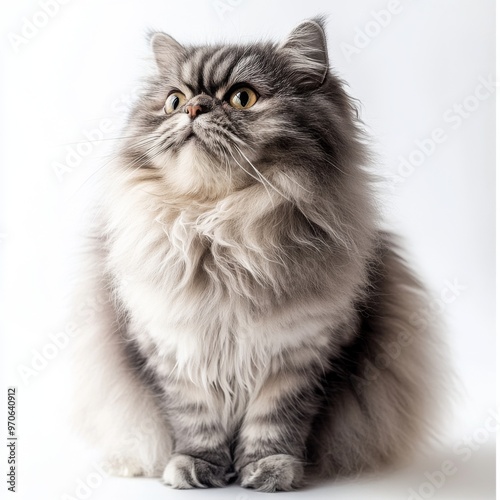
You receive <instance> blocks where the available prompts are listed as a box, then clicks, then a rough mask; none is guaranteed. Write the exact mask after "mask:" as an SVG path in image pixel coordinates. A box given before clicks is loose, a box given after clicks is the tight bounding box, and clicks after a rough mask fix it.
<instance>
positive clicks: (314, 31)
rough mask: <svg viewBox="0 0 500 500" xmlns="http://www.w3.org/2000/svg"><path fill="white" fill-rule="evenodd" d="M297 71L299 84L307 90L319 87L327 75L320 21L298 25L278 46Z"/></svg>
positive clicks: (324, 39)
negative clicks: (289, 58) (288, 57)
mask: <svg viewBox="0 0 500 500" xmlns="http://www.w3.org/2000/svg"><path fill="white" fill-rule="evenodd" d="M280 50H282V51H285V52H286V53H287V54H288V55H289V56H290V57H291V63H292V65H294V66H295V67H296V69H297V72H296V74H297V76H298V78H299V83H300V84H302V85H303V86H305V87H307V88H316V87H319V86H320V85H321V84H322V83H323V82H324V81H325V78H326V75H327V73H328V48H327V45H326V35H325V30H324V28H323V21H322V19H311V20H308V21H304V22H303V23H301V24H299V25H298V26H297V27H296V28H295V29H294V30H293V31H292V32H291V33H290V34H289V35H288V37H287V39H286V40H285V41H284V42H283V43H282V44H281V45H280Z"/></svg>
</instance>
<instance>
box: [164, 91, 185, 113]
mask: <svg viewBox="0 0 500 500" xmlns="http://www.w3.org/2000/svg"><path fill="white" fill-rule="evenodd" d="M185 102H186V96H185V95H184V94H183V93H182V92H172V93H171V94H170V95H169V96H168V97H167V102H166V103H165V106H164V108H163V109H164V110H165V113H167V114H170V113H173V112H174V111H176V110H177V109H179V108H180V107H181V106H182V105H183V104H184V103H185Z"/></svg>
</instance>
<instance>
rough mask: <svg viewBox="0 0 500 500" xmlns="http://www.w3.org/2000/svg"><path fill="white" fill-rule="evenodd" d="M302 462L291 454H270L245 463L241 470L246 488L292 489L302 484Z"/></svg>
mask: <svg viewBox="0 0 500 500" xmlns="http://www.w3.org/2000/svg"><path fill="white" fill-rule="evenodd" d="M303 477H304V466H303V465H302V462H301V461H300V460H299V459H298V458H295V457H292V456H291V455H270V456H268V457H264V458H261V459H260V460H257V461H256V462H250V463H249V464H247V465H245V467H243V469H242V470H241V472H240V483H241V486H243V487H244V488H254V489H256V490H258V491H267V492H273V491H290V490H293V489H295V488H297V487H299V486H300V485H301V482H302V478H303Z"/></svg>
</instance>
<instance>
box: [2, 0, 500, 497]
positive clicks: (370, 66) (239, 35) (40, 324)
mask: <svg viewBox="0 0 500 500" xmlns="http://www.w3.org/2000/svg"><path fill="white" fill-rule="evenodd" d="M42 3H43V1H42V2H36V1H24V2H22V3H21V2H19V5H15V6H13V4H14V3H13V2H11V3H10V4H12V5H9V7H8V8H7V7H6V6H5V5H4V6H3V8H2V21H1V27H2V33H1V38H0V45H1V48H2V52H3V65H2V72H1V75H2V89H1V90H2V92H1V99H2V101H1V108H0V109H1V122H2V123H1V141H2V142H1V145H0V154H1V155H2V163H1V166H2V169H1V175H2V179H1V184H0V185H1V198H0V200H1V204H2V206H1V208H2V212H1V213H2V215H1V219H0V250H1V253H2V263H3V265H2V274H1V287H2V288H1V294H2V302H1V303H2V311H1V315H0V322H1V323H0V326H1V328H2V333H4V335H3V336H2V346H1V351H2V352H3V355H4V362H3V366H4V373H3V376H4V384H5V385H10V386H17V387H18V412H19V417H18V425H19V429H18V435H19V441H18V456H19V464H20V465H19V472H18V491H19V493H18V494H20V497H21V498H25V499H30V500H31V499H33V500H35V499H36V500H38V499H52V498H54V499H60V498H66V499H68V498H83V497H84V496H85V495H87V496H88V497H89V498H93V499H94V498H95V499H108V498H123V499H127V498H145V497H147V498H149V499H154V498H184V499H192V498H197V499H199V498H202V497H203V498H209V497H210V498H216V497H217V498H231V499H235V500H246V499H247V498H254V497H255V498H257V497H259V498H261V497H262V494H258V493H255V492H252V491H247V490H243V489H240V488H238V487H236V486H232V487H230V488H226V489H224V490H210V491H190V492H175V491H172V490H169V489H167V488H165V487H163V486H161V485H160V484H159V483H158V482H157V481H155V480H144V479H127V480H125V479H117V478H102V477H100V476H98V475H97V474H98V473H96V471H95V470H94V465H92V463H91V462H90V461H89V457H88V454H87V453H86V452H85V449H84V447H83V445H82V444H81V443H80V442H79V441H78V440H76V439H75V438H74V436H72V435H71V434H70V433H69V431H68V429H67V425H66V423H65V412H66V410H67V405H65V402H66V401H67V392H66V391H65V388H66V387H67V380H68V377H69V370H68V366H67V365H68V355H67V352H68V345H62V346H61V347H60V348H56V350H54V348H53V347H52V348H51V347H50V346H49V344H53V340H52V339H51V337H50V335H54V334H55V333H58V332H59V333H60V332H63V331H64V330H65V329H66V328H67V321H68V320H67V319H65V316H64V311H65V306H66V302H65V298H66V296H67V292H68V290H69V289H70V288H71V283H70V282H71V279H72V273H71V264H70V260H71V259H70V256H71V255H72V248H73V247H74V246H75V242H76V241H77V236H78V230H79V224H80V220H81V219H82V213H83V212H85V209H86V207H87V206H88V203H89V202H88V200H89V199H90V198H91V196H92V192H93V190H92V186H93V179H94V178H95V176H94V177H93V176H92V174H93V172H95V171H96V170H97V169H99V168H100V167H103V168H105V163H106V161H107V158H108V157H109V155H110V151H111V150H112V147H113V140H112V139H114V138H116V137H119V136H120V128H119V127H120V124H121V123H122V120H123V118H124V113H125V112H126V108H127V102H130V99H132V98H133V95H134V89H135V88H136V86H137V82H138V80H139V79H140V77H141V75H143V74H144V69H145V65H146V62H147V58H148V55H149V53H148V47H147V44H146V42H145V33H146V30H147V29H148V28H154V29H158V30H163V31H166V32H168V33H170V34H172V35H173V36H175V37H176V38H177V39H178V40H179V41H181V42H206V41H209V42H210V41H219V40H227V41H249V40H254V39H257V38H259V37H265V38H269V37H271V38H273V39H276V40H278V39H280V38H281V37H284V36H285V35H286V33H287V32H288V31H290V30H291V29H292V28H293V27H294V26H295V25H296V24H297V23H298V22H300V21H301V20H303V19H306V18H309V17H312V16H314V15H316V14H318V13H324V14H327V15H328V28H327V30H328V38H329V51H330V60H331V65H332V67H333V68H334V69H335V71H336V72H337V73H338V74H339V75H340V76H341V77H342V78H343V79H345V80H346V81H347V82H349V85H350V93H351V94H352V95H353V96H354V97H356V98H358V99H359V100H360V101H361V103H362V117H363V119H364V121H365V122H366V125H367V129H368V131H369V133H370V135H371V137H372V138H373V149H374V151H375V152H376V153H377V157H378V160H377V165H376V166H375V168H376V170H377V172H379V173H380V174H381V175H383V176H385V177H386V178H388V179H389V182H387V183H385V184H382V185H381V187H380V191H381V199H382V200H383V202H384V207H385V208H384V211H385V213H386V219H387V221H388V225H389V226H390V227H392V228H394V229H395V230H396V231H398V232H399V233H400V234H402V235H403V236H404V238H405V241H406V246H407V248H408V249H409V251H410V255H411V260H412V262H414V263H415V265H416V267H417V269H418V270H419V272H420V274H421V275H422V277H423V279H424V280H425V282H426V283H427V284H428V286H429V288H430V289H431V291H432V292H433V296H434V297H435V300H433V302H432V304H430V306H431V307H436V308H439V309H440V310H442V315H443V317H444V318H445V321H446V324H447V335H448V339H449V344H450V349H451V353H452V359H453V364H454V367H455V370H456V373H457V378H458V380H459V382H458V384H457V385H458V388H459V389H458V392H459V396H458V397H456V398H455V400H456V403H455V406H454V407H453V409H452V412H451V416H450V417H449V419H448V420H447V422H446V428H445V429H444V431H445V435H446V438H445V439H444V444H443V446H442V447H441V449H439V450H437V451H436V452H435V453H434V454H432V455H431V456H430V457H429V458H428V459H426V460H423V461H422V462H421V463H415V464H414V465H413V466H410V467H409V468H406V469H404V470H402V471H399V472H396V473H393V474H387V475H384V476H382V477H379V478H376V479H373V478H363V479H360V480H358V481H354V482H340V483H336V484H334V483H330V484H325V485H322V486H321V487H318V488H315V489H312V490H308V491H304V492H298V493H291V494H283V495H282V496H280V498H281V497H288V496H291V495H294V496H295V498H355V499H364V498H370V499H373V498H381V499H393V498H394V499H406V498H411V497H410V489H414V490H415V491H416V492H419V491H420V493H419V494H420V495H422V496H421V497H420V498H424V497H426V498H431V497H432V498H439V499H453V500H460V499H469V498H470V499H487V498H494V480H495V476H494V454H495V450H494V435H493V433H491V432H489V431H487V430H485V427H484V426H485V423H486V422H487V419H488V415H489V414H490V413H489V412H491V411H493V410H494V408H495V395H494V384H495V377H494V375H495V371H494V366H495V365H494V362H495V353H494V348H495V342H494V336H495V328H494V314H495V311H494V304H495V301H494V298H495V287H494V271H495V260H494V259H495V255H494V250H495V249H494V237H495V233H494V206H495V205H494V204H495V200H494V193H495V191H494V190H495V185H494V183H495V170H494V169H495V166H494V161H495V142H494V138H495V115H494V112H495V90H494V89H490V90H489V93H488V91H486V93H485V91H484V90H483V92H482V93H481V97H482V99H483V100H481V101H478V100H475V98H474V97H472V96H474V92H475V90H476V88H477V86H478V85H480V81H481V79H482V78H483V79H485V80H494V79H495V61H494V33H495V31H494V30H495V24H494V23H495V12H494V2H492V1H490V0H401V2H397V1H396V5H399V8H397V9H396V10H397V11H398V13H396V14H393V15H392V16H391V19H390V21H389V22H387V23H384V24H386V26H381V22H380V21H376V20H375V16H374V12H375V13H376V12H379V11H381V10H383V9H387V8H388V7H389V6H393V5H394V2H389V1H388V0H370V1H369V0H358V1H356V2H353V1H349V0H336V1H332V0H308V1H307V2H303V1H296V2H292V1H287V2H285V1H273V2H270V1H264V0H221V1H219V2H216V1H211V0H189V1H187V0H186V1H183V2H171V1H170V2H167V1H159V0H141V1H140V2H139V1H127V2H124V1H116V0H115V1H111V0H108V1H101V2H98V1H97V0H86V1H85V2H84V1H82V0H71V1H67V2H66V4H65V5H60V6H59V7H58V9H56V8H55V7H52V17H50V18H48V17H45V18H44V15H43V14H40V13H43V9H42V7H41V4H42ZM49 3H50V2H49ZM55 10H57V12H55ZM393 11H394V9H393ZM26 19H27V20H28V21H31V22H34V23H35V26H34V27H31V28H30V27H27V26H28V25H27V21H26ZM379 19H380V17H379ZM377 23H378V24H377ZM36 24H38V25H39V26H40V27H37V26H36ZM41 24H45V25H44V26H41ZM362 31H364V32H366V31H368V33H369V37H368V39H366V37H365V40H364V44H365V45H366V46H364V47H361V45H362V42H363V40H362V35H360V32H362ZM25 35H27V36H25ZM20 37H23V38H20ZM346 44H350V45H351V46H354V47H355V48H356V53H352V54H351V55H350V56H349V55H348V54H347V50H348V49H347V45H346ZM351 48H352V47H351ZM462 103H464V105H465V106H466V110H467V109H468V111H466V112H465V113H466V114H467V115H468V116H467V117H466V118H465V117H464V118H462V119H461V120H460V121H459V120H458V119H457V118H455V117H456V116H457V113H458V111H457V109H458V108H454V106H456V105H461V104H462ZM102 119H108V120H109V122H108V127H109V126H110V127H111V128H112V130H107V131H106V132H105V133H103V135H102V138H103V140H101V141H99V142H93V143H89V142H88V139H87V138H86V133H88V132H90V131H92V130H94V131H95V129H96V128H98V127H99V126H100V125H102V122H101V120H102ZM436 128H441V129H442V130H443V132H442V134H444V136H445V137H446V139H445V140H444V141H443V142H442V143H440V144H437V145H435V146H434V147H433V148H430V149H433V151H432V152H431V153H430V154H429V155H428V156H425V158H424V160H423V161H421V162H420V163H421V164H419V165H418V166H416V167H415V168H414V171H413V172H410V173H408V171H407V172H406V174H405V175H406V177H400V182H398V183H396V184H394V182H393V181H394V176H395V175H398V167H399V165H400V162H401V159H400V157H401V156H403V157H404V158H406V159H408V158H409V157H410V155H412V154H413V158H414V159H416V161H418V156H419V154H418V153H414V151H415V150H417V149H418V147H417V145H416V141H422V140H424V139H425V138H428V137H430V136H431V135H432V132H433V131H434V130H435V129H436ZM94 133H95V132H94ZM95 137H97V136H95ZM78 146H79V147H80V151H81V152H84V153H85V154H86V155H85V156H84V157H82V159H81V161H80V162H76V163H75V164H74V165H72V166H71V169H70V170H69V171H64V172H62V173H61V170H60V165H64V164H65V163H66V159H67V158H66V157H67V154H68V151H69V149H71V148H73V149H74V148H77V147H78ZM430 149H429V151H430ZM87 153H88V154H87ZM420 156H422V155H420ZM420 160H422V158H420ZM58 163H59V164H60V165H59V167H57V164H58ZM56 172H59V175H57V173H56ZM391 179H392V181H391ZM450 282H451V283H453V282H455V283H458V284H459V286H460V288H459V290H458V292H457V293H455V294H454V295H451V296H450V293H449V291H448V292H446V291H444V292H443V290H445V289H446V288H448V290H449V289H450V288H449V283H450ZM443 293H444V295H442V294H443ZM442 297H445V300H444V301H443V299H442ZM450 297H451V299H450ZM70 342H71V340H68V343H70ZM47 357H52V359H50V360H48V359H47ZM27 369H32V370H33V371H32V372H27ZM28 373H29V375H28ZM2 390H4V389H2ZM2 400H3V401H5V400H6V396H5V395H4V396H2ZM4 432H5V431H4ZM467 439H469V441H466V440H467ZM486 439H487V442H484V440H486ZM466 443H467V444H466ZM1 448H2V449H4V451H2V453H1V454H0V461H1V463H2V464H3V463H5V462H6V460H7V457H6V454H7V452H6V448H4V445H2V447H1ZM465 448H468V449H469V450H470V454H466V453H465V452H462V453H460V450H464V449H465ZM4 454H5V458H4V457H3V455H4ZM445 459H448V460H451V461H452V462H453V463H454V465H455V466H456V472H455V474H453V475H451V476H449V477H446V479H445V481H444V484H443V485H441V486H440V487H439V488H438V487H435V486H432V485H430V484H428V485H425V484H424V483H425V482H426V481H429V480H428V478H427V477H426V476H425V473H426V472H427V473H434V472H435V471H437V470H439V468H440V467H441V464H442V462H443V460H445ZM4 461H5V462H4ZM5 468H6V467H5ZM1 470H2V477H5V476H4V472H3V471H4V467H3V466H2V468H1ZM89 474H90V476H89ZM87 480H90V483H91V488H90V489H88V490H85V488H82V487H80V489H78V488H79V485H80V486H81V484H82V483H81V481H83V482H85V481H87ZM3 483H4V480H3V479H2V484H1V485H0V489H1V491H2V492H3V491H5V490H6V486H7V485H6V484H3ZM64 495H69V496H66V497H65V496H64ZM414 498H418V497H414Z"/></svg>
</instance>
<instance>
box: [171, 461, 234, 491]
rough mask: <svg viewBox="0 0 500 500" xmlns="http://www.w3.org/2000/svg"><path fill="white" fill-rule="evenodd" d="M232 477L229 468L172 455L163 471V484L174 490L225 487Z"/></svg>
mask: <svg viewBox="0 0 500 500" xmlns="http://www.w3.org/2000/svg"><path fill="white" fill-rule="evenodd" d="M232 476H233V473H232V472H231V471H230V470H229V467H225V466H221V465H215V464H211V463H210V462H207V461H205V460H202V459H201V458H195V457H191V456H189V455H180V454H179V455H173V456H172V458H171V459H170V461H169V462H168V464H167V466H166V467H165V471H164V472H163V477H162V479H163V482H164V483H165V484H166V485H167V486H171V487H172V488H176V489H181V490H183V489H188V488H208V487H210V486H219V487H221V486H226V485H227V484H228V482H229V480H230V479H231V477H232Z"/></svg>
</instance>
